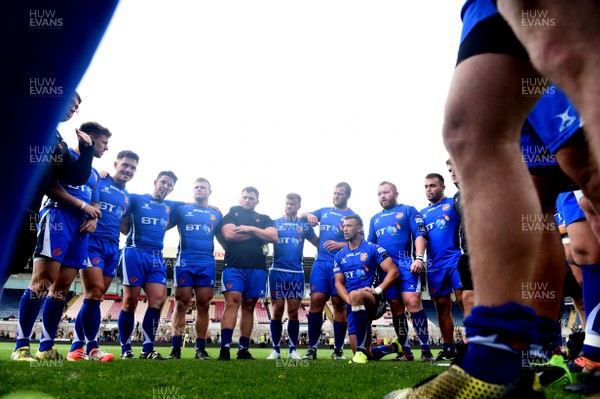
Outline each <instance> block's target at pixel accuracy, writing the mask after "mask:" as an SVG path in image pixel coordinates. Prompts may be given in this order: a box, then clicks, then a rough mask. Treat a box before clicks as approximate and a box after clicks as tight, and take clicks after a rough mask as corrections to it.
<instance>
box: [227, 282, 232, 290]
mask: <svg viewBox="0 0 600 399" xmlns="http://www.w3.org/2000/svg"><path fill="white" fill-rule="evenodd" d="M225 287H226V288H227V289H231V287H233V284H232V283H227V284H225Z"/></svg>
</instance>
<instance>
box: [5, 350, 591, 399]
mask: <svg viewBox="0 0 600 399" xmlns="http://www.w3.org/2000/svg"><path fill="white" fill-rule="evenodd" d="M13 347H14V344H13V343H6V342H5V343H0V396H1V399H8V398H10V399H13V398H28V397H30V398H36V399H37V398H40V399H46V398H151V399H163V398H169V399H198V398H269V399H273V398H382V397H383V396H384V395H385V394H386V393H388V392H390V391H393V390H395V389H398V388H401V387H410V386H412V385H414V384H415V383H417V382H419V381H421V380H422V379H424V378H426V377H428V376H431V375H434V374H437V373H439V372H441V371H443V370H444V369H445V367H441V366H436V365H430V364H423V363H421V362H419V361H415V362H408V363H397V362H389V361H385V359H384V360H382V361H379V362H369V363H368V364H366V365H352V364H348V362H347V361H333V360H331V359H330V355H331V351H330V350H328V349H320V350H319V359H318V360H317V361H295V362H292V361H289V360H287V359H283V360H281V361H271V360H269V361H267V360H264V359H265V358H266V357H267V356H268V355H269V353H270V351H271V350H270V349H258V348H253V349H251V352H252V354H253V355H254V356H255V357H257V358H258V359H259V360H256V361H238V360H235V359H233V360H231V361H230V362H219V361H217V360H214V359H216V357H217V356H218V348H208V352H209V354H210V355H211V356H212V357H213V360H210V361H201V360H195V359H193V356H194V351H193V348H185V349H184V350H183V352H182V357H183V358H182V359H180V360H168V361H162V362H161V361H155V360H139V359H136V360H128V361H125V360H121V359H116V360H114V361H113V362H110V363H97V362H89V361H79V362H66V361H64V362H39V363H32V364H29V363H26V362H15V361H11V360H10V359H9V357H10V353H11V352H12V350H13ZM57 348H58V349H59V351H60V352H61V353H63V354H66V353H67V351H68V346H66V345H57ZM34 349H37V344H35V345H34ZM103 349H104V350H106V351H109V352H112V353H114V354H115V355H120V348H119V347H117V346H104V347H103ZM139 350H140V348H139V347H134V352H135V353H136V354H139ZM158 350H159V351H161V353H162V354H163V355H165V356H166V355H168V354H169V348H166V347H161V348H158ZM303 352H304V350H301V353H303ZM345 352H346V356H348V357H349V356H350V353H351V352H350V351H349V350H346V351H345ZM282 353H283V354H284V355H286V354H287V351H286V350H282ZM232 356H233V357H234V358H235V350H232ZM390 357H391V356H390ZM417 357H418V355H417ZM42 393H44V394H46V395H48V396H42ZM4 395H6V396H4ZM546 397H547V398H580V397H581V396H579V395H568V394H566V393H564V392H563V391H562V390H561V389H547V390H546Z"/></svg>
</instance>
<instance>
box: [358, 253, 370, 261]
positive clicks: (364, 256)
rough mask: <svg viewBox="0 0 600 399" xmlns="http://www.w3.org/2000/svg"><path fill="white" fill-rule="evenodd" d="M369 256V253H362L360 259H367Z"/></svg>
mask: <svg viewBox="0 0 600 399" xmlns="http://www.w3.org/2000/svg"><path fill="white" fill-rule="evenodd" d="M368 258H369V255H367V254H365V253H362V254H360V261H361V262H364V261H366V260H367V259H368Z"/></svg>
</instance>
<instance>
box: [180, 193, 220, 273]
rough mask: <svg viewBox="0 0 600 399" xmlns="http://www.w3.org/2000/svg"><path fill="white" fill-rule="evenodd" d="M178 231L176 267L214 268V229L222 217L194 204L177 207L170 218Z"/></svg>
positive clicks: (209, 209)
mask: <svg viewBox="0 0 600 399" xmlns="http://www.w3.org/2000/svg"><path fill="white" fill-rule="evenodd" d="M170 218H171V219H170V220H171V224H172V225H173V226H177V230H178V231H179V248H178V252H177V261H176V263H175V266H176V267H200V266H202V267H205V266H210V267H214V266H215V256H214V248H215V243H214V238H215V228H216V227H217V225H218V224H219V222H220V221H221V219H222V218H223V216H222V215H221V214H220V213H219V212H217V211H216V210H214V209H212V208H203V207H199V206H197V205H195V204H187V205H183V206H180V207H177V208H176V209H175V210H174V211H173V212H172V213H171V216H170Z"/></svg>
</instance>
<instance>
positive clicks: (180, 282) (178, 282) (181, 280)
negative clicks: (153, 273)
mask: <svg viewBox="0 0 600 399" xmlns="http://www.w3.org/2000/svg"><path fill="white" fill-rule="evenodd" d="M183 283H185V279H184V278H180V279H177V284H179V285H182V284H183Z"/></svg>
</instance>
